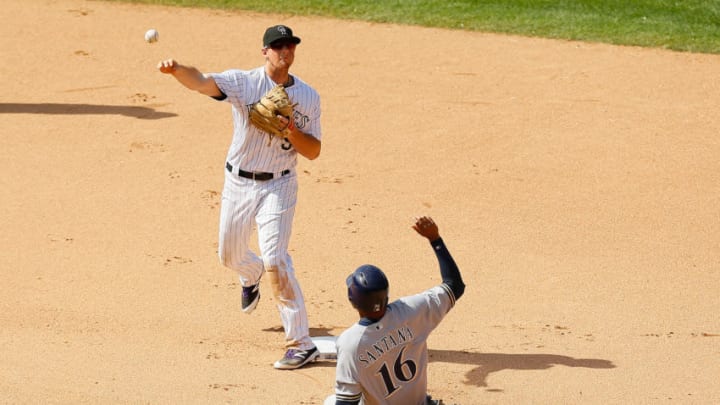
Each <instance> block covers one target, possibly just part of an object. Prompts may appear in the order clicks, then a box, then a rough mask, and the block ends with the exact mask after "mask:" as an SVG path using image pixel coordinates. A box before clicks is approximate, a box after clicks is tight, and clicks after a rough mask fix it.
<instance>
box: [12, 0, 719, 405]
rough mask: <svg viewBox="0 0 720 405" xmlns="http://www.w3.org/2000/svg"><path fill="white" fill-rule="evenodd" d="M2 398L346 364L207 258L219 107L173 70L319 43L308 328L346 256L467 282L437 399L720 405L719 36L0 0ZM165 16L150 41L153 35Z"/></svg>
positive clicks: (283, 398) (220, 140)
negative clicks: (637, 42) (594, 37)
mask: <svg viewBox="0 0 720 405" xmlns="http://www.w3.org/2000/svg"><path fill="white" fill-rule="evenodd" d="M0 21H1V23H0V49H2V55H3V56H2V62H0V74H1V75H2V78H3V86H2V87H3V91H2V93H0V120H1V121H0V128H1V131H2V136H0V161H1V162H2V167H3V174H2V177H0V179H1V180H0V187H1V188H2V199H1V200H0V213H1V215H0V220H1V221H2V223H1V224H2V232H1V233H0V240H1V241H2V246H3V249H2V251H1V253H0V272H1V273H0V277H2V281H1V282H0V359H2V360H1V363H2V368H1V369H0V398H1V399H0V402H3V403H56V404H85V403H87V404H109V403H118V404H119V403H128V404H138V403H149V404H180V403H187V404H199V403H208V404H210V403H213V404H214V403H243V404H276V405H284V404H319V403H321V402H322V400H323V399H324V398H325V397H326V396H327V395H328V394H330V393H331V392H332V389H333V378H334V363H333V362H331V361H325V362H318V363H315V364H313V365H311V366H309V367H306V368H303V369H301V370H297V371H290V372H288V371H277V370H274V369H273V368H272V363H273V362H274V361H275V360H277V359H278V358H279V356H281V355H282V353H283V347H282V343H283V333H282V328H281V326H280V319H279V315H278V313H277V311H276V309H275V305H274V302H273V299H272V297H271V296H272V294H271V293H270V290H269V288H268V286H267V285H264V284H263V285H262V286H261V290H262V291H263V297H262V299H261V302H260V305H259V307H258V309H257V310H256V311H255V312H254V313H253V314H252V315H250V316H248V315H245V314H243V313H242V312H241V311H240V308H239V306H240V288H239V286H238V283H237V280H236V277H235V275H234V274H233V273H232V272H230V271H229V270H225V269H224V268H223V267H222V266H221V265H220V264H219V262H218V259H217V255H216V249H217V242H216V237H217V226H218V207H219V200H220V198H219V193H220V191H221V187H222V179H223V170H224V169H223V167H224V157H225V153H226V151H227V148H228V145H229V142H230V137H231V116H230V107H229V105H228V104H226V103H219V102H215V101H213V100H211V99H209V98H207V97H204V96H201V95H200V94H196V93H192V92H190V91H188V90H186V89H184V88H182V87H181V86H180V85H179V84H178V83H176V82H175V81H174V80H173V79H172V78H170V77H167V76H165V75H162V74H160V73H158V72H157V71H156V69H155V66H156V64H157V62H158V61H160V60H161V59H164V58H168V57H174V58H176V59H178V60H180V61H181V62H185V63H189V64H192V65H195V66H197V67H198V68H200V69H201V70H203V71H221V70H225V69H228V68H241V69H245V68H252V67H255V66H258V65H260V64H261V63H262V57H261V54H260V47H261V35H262V32H263V31H264V29H265V28H266V27H268V26H270V25H274V24H276V23H284V24H287V25H289V26H291V27H292V28H293V30H294V31H295V33H296V34H297V35H298V36H300V37H301V38H302V44H301V45H300V46H299V47H298V49H297V52H296V61H295V65H294V69H293V71H294V73H295V74H296V75H297V76H299V77H301V78H303V79H304V80H306V81H307V82H309V83H311V84H312V85H314V86H315V88H316V89H317V90H318V91H319V93H320V95H321V97H322V105H323V138H322V140H323V150H322V154H321V156H320V158H319V159H317V160H315V161H312V162H310V161H307V160H303V159H301V161H300V164H299V167H298V170H299V180H300V196H299V204H298V209H297V214H296V220H295V226H294V230H293V238H292V242H291V248H292V252H291V253H292V255H293V260H294V263H295V265H296V268H297V272H298V277H299V280H300V282H301V285H302V287H303V290H304V293H305V298H306V301H307V305H308V311H309V316H310V323H311V328H312V329H311V332H312V334H313V335H315V336H322V335H338V334H339V333H340V332H341V331H342V330H344V329H345V328H347V327H348V326H350V325H351V324H352V323H353V322H354V321H355V313H354V311H353V310H352V308H351V307H350V306H349V304H348V303H347V298H346V291H345V288H344V284H343V283H344V279H345V276H346V275H347V274H348V273H349V272H350V271H352V270H353V269H354V268H355V267H356V266H358V265H360V264H363V263H373V264H376V265H378V266H379V267H381V268H383V269H384V270H385V271H386V273H387V274H388V276H389V278H390V281H391V289H390V292H391V296H393V297H399V296H402V295H407V294H412V293H416V292H419V291H421V290H424V289H426V288H429V287H431V286H433V285H435V284H437V283H439V281H440V278H439V272H438V270H437V263H436V260H435V257H434V255H433V253H432V251H431V249H430V248H429V246H428V244H427V243H426V242H425V241H424V240H422V239H421V238H420V237H418V236H417V235H416V234H415V233H414V231H412V229H411V228H410V226H411V224H412V218H413V216H415V215H420V214H429V215H431V216H433V217H434V218H435V220H436V221H437V222H438V224H439V225H440V229H441V233H442V234H443V236H444V238H445V240H446V242H447V245H448V246H449V248H450V250H451V252H452V253H453V255H454V257H455V259H456V261H457V263H458V265H459V266H460V268H461V270H462V273H463V277H464V279H465V282H466V284H467V289H466V293H465V295H464V296H463V297H462V299H460V300H459V301H458V303H457V306H456V307H455V308H454V309H453V310H452V311H451V312H450V314H449V315H448V316H447V318H446V319H445V321H444V322H443V323H442V324H441V325H440V327H439V328H438V329H436V331H435V332H434V334H433V335H432V336H431V338H430V340H429V342H428V343H429V349H430V356H431V363H430V380H429V389H430V392H431V393H432V394H433V395H434V396H435V397H438V398H443V399H444V400H445V401H446V403H448V404H453V403H456V404H462V405H470V404H495V403H497V404H560V403H563V404H570V403H572V404H579V403H582V404H625V403H632V404H643V403H653V404H655V403H698V404H709V403H719V402H720V384H718V378H719V377H720V317H718V309H719V308H720V295H719V294H718V286H720V159H719V158H718V157H719V156H720V140H719V138H718V133H719V132H720V115H719V114H718V106H719V105H720V81H718V80H717V72H718V71H719V70H720V57H718V56H717V55H701V54H688V53H674V52H669V51H663V50H654V49H640V48H634V47H619V46H610V45H602V44H590V43H578V42H568V41H556V40H544V39H530V38H522V37H514V36H501V35H491V34H484V33H474V32H464V31H452V30H441V29H427V28H418V27H407V26H396V25H383V24H370V23H365V22H354V21H339V20H332V19H324V18H307V17H296V16H290V15H258V14H251V13H231V12H224V11H211V10H197V9H185V8H166V7H151V6H138V5H127V4H117V3H106V2H98V1H81V0H56V1H50V0H5V1H3V7H2V8H0ZM149 28H156V29H158V31H159V32H160V41H159V42H157V43H155V44H147V43H145V41H144V38H143V34H144V32H145V31H146V30H147V29H149Z"/></svg>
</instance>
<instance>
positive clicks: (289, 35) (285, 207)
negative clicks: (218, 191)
mask: <svg viewBox="0 0 720 405" xmlns="http://www.w3.org/2000/svg"><path fill="white" fill-rule="evenodd" d="M299 43H300V38H298V37H296V36H294V35H293V32H292V30H291V29H290V28H289V27H287V26H285V25H276V26H273V27H269V28H268V29H267V30H266V31H265V34H264V36H263V47H262V50H261V52H262V55H263V56H264V58H265V64H264V65H263V66H260V67H257V68H255V69H252V70H239V69H232V70H227V71H224V72H221V73H210V74H204V73H202V72H200V71H199V70H197V69H196V68H194V67H192V66H187V65H183V64H180V63H178V62H177V61H175V60H173V59H167V60H164V61H161V62H160V63H159V64H158V69H159V70H160V72H162V73H166V74H171V75H172V76H174V77H175V79H177V80H178V82H180V83H181V84H182V85H184V86H185V87H187V88H189V89H191V90H195V91H198V92H200V93H202V94H205V95H208V96H210V97H213V98H215V99H217V100H223V101H227V102H229V103H230V105H231V106H232V116H233V124H234V129H233V138H232V143H231V145H230V148H229V150H228V153H227V159H226V162H225V185H224V188H223V194H222V207H221V212H220V231H219V249H218V254H219V256H220V261H221V262H222V263H223V264H224V265H225V266H226V267H228V268H230V269H233V270H235V271H236V272H237V273H238V275H239V279H240V283H241V284H242V287H243V293H242V309H243V311H244V312H246V313H250V312H252V311H253V310H254V309H255V307H256V306H257V304H258V301H259V299H260V289H259V284H260V280H261V278H262V276H263V275H264V274H265V273H267V275H268V278H269V281H270V284H271V287H272V292H273V295H274V297H275V299H276V301H277V306H278V310H279V311H280V317H281V319H282V324H283V327H284V329H285V339H286V346H287V347H288V350H287V352H286V353H285V356H284V357H283V358H282V359H280V360H278V361H277V362H275V364H274V367H275V368H278V369H296V368H299V367H302V366H304V365H305V364H307V363H309V362H311V361H314V360H315V359H316V358H317V357H318V354H319V353H318V351H317V348H316V347H315V345H314V343H313V341H312V340H311V339H310V335H309V325H308V316H307V311H306V308H305V301H304V298H303V294H302V291H301V289H300V285H299V284H298V281H297V279H296V276H295V270H294V268H293V264H292V260H291V258H290V255H289V254H288V244H289V241H290V234H291V231H292V222H293V217H294V214H295V204H296V201H297V186H298V180H297V173H296V165H297V155H298V153H299V154H300V155H302V156H304V157H305V158H307V159H310V160H313V159H316V158H317V157H318V156H319V154H320V147H321V142H320V138H321V131H320V97H319V95H318V93H317V92H316V91H315V89H313V88H312V87H310V86H309V85H308V84H307V83H305V82H304V81H302V79H300V78H299V77H297V76H294V75H291V74H290V73H289V69H290V66H291V65H292V63H293V61H294V58H295V49H296V46H297V45H298V44H299ZM278 84H282V85H284V86H285V90H286V91H287V93H288V95H289V97H290V100H291V101H292V102H293V104H295V107H294V116H293V117H289V118H290V119H289V120H288V119H285V117H280V124H282V125H283V128H278V129H286V130H285V131H284V133H285V134H286V135H285V137H278V136H274V137H273V136H269V134H268V133H265V132H263V131H261V130H259V129H257V128H256V127H254V126H253V125H251V123H250V120H249V118H248V113H249V111H250V108H251V106H252V105H253V104H255V103H256V102H257V101H258V100H259V99H260V98H261V97H262V96H263V95H264V94H265V93H266V92H267V91H268V90H270V89H271V88H273V87H274V86H276V85H278ZM254 227H257V233H258V242H259V243H258V245H259V248H260V256H258V255H256V254H255V253H254V252H252V251H251V250H250V249H249V247H248V242H249V238H250V236H251V233H252V232H253V228H254Z"/></svg>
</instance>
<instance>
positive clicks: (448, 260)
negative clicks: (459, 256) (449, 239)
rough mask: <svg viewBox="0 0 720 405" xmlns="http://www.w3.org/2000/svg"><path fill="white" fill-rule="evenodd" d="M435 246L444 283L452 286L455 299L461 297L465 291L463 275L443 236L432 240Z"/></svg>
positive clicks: (434, 249)
mask: <svg viewBox="0 0 720 405" xmlns="http://www.w3.org/2000/svg"><path fill="white" fill-rule="evenodd" d="M430 245H431V246H432V247H433V251H434V252H435V256H437V259H438V263H439V264H440V275H441V276H442V280H443V283H445V284H447V286H448V287H450V290H451V291H452V292H453V295H455V299H458V298H460V297H461V296H462V295H463V293H464V292H465V283H463V280H462V276H461V275H460V269H458V267H457V264H455V260H453V258H452V256H451V255H450V251H449V250H448V249H447V247H446V246H445V242H443V240H442V238H438V239H435V240H434V241H432V242H430Z"/></svg>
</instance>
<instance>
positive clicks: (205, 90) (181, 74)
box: [157, 59, 223, 97]
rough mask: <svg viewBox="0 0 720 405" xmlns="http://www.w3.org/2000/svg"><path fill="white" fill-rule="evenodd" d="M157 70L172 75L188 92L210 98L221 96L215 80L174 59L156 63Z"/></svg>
mask: <svg viewBox="0 0 720 405" xmlns="http://www.w3.org/2000/svg"><path fill="white" fill-rule="evenodd" d="M157 68H158V70H159V71H160V72H161V73H165V74H170V75H173V77H175V79H177V81H178V82H180V84H182V85H183V86H185V87H187V88H188V89H190V90H195V91H197V92H199V93H202V94H205V95H207V96H210V97H221V96H222V95H223V93H222V91H220V88H218V86H217V84H216V83H215V79H213V78H212V77H208V76H205V75H204V74H203V73H202V72H200V71H199V70H197V69H196V68H194V67H192V66H186V65H182V64H180V63H178V62H177V61H176V60H174V59H166V60H163V61H161V62H160V63H158V65H157Z"/></svg>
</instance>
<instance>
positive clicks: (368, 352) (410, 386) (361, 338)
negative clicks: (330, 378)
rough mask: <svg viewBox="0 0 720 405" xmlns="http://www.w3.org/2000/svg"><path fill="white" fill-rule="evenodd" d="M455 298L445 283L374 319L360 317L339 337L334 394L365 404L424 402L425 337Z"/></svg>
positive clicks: (412, 404)
mask: <svg viewBox="0 0 720 405" xmlns="http://www.w3.org/2000/svg"><path fill="white" fill-rule="evenodd" d="M454 304H455V298H454V295H453V293H452V291H451V290H450V288H449V287H448V286H447V285H445V284H441V285H439V286H436V287H433V288H431V289H429V290H427V291H425V292H423V293H420V294H417V295H412V296H409V297H404V298H400V299H398V300H396V301H393V302H392V303H391V304H389V305H388V308H387V312H386V313H385V316H383V318H382V319H380V320H379V321H378V322H376V323H369V322H367V320H366V319H361V320H360V322H358V323H356V324H355V325H353V326H352V327H350V328H349V329H347V330H346V331H344V332H343V333H342V334H341V335H340V336H339V337H338V339H337V356H338V357H337V366H336V383H335V395H336V398H337V399H339V400H347V401H357V400H358V399H361V398H362V404H364V405H375V404H391V405H392V404H398V405H400V404H402V405H422V404H425V398H426V396H427V364H428V353H427V343H426V341H427V338H428V336H429V335H430V332H432V331H433V330H434V329H435V328H436V327H437V326H438V324H439V323H440V321H442V319H443V318H444V317H445V315H447V313H448V312H449V311H450V309H452V307H453V306H454Z"/></svg>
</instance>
